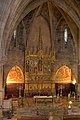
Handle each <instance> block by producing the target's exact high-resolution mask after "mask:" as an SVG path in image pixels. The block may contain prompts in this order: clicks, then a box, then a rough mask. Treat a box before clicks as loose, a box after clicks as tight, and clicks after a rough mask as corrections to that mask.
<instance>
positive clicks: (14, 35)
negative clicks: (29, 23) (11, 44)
mask: <svg viewBox="0 0 80 120" xmlns="http://www.w3.org/2000/svg"><path fill="white" fill-rule="evenodd" d="M13 37H14V39H15V38H16V30H14V34H13Z"/></svg>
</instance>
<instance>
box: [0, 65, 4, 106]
mask: <svg viewBox="0 0 80 120" xmlns="http://www.w3.org/2000/svg"><path fill="white" fill-rule="evenodd" d="M3 98H4V88H3V66H0V105H2V102H3Z"/></svg>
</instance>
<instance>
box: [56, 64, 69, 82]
mask: <svg viewBox="0 0 80 120" xmlns="http://www.w3.org/2000/svg"><path fill="white" fill-rule="evenodd" d="M55 82H56V83H71V69H70V68H68V67H67V66H62V67H61V68H59V69H58V70H57V72H56V77H55Z"/></svg>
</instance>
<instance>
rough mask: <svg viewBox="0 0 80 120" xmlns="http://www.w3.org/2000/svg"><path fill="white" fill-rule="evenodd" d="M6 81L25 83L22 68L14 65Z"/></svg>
mask: <svg viewBox="0 0 80 120" xmlns="http://www.w3.org/2000/svg"><path fill="white" fill-rule="evenodd" d="M6 83H7V84H9V83H24V76H23V72H22V70H21V68H20V67H19V66H17V65H15V66H13V67H12V68H11V70H10V71H9V73H8V76H7V80H6Z"/></svg>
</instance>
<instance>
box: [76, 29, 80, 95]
mask: <svg viewBox="0 0 80 120" xmlns="http://www.w3.org/2000/svg"><path fill="white" fill-rule="evenodd" d="M79 46H80V30H79V37H78V46H77V48H78V71H77V72H78V84H77V87H78V92H79V94H80V47H79Z"/></svg>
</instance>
